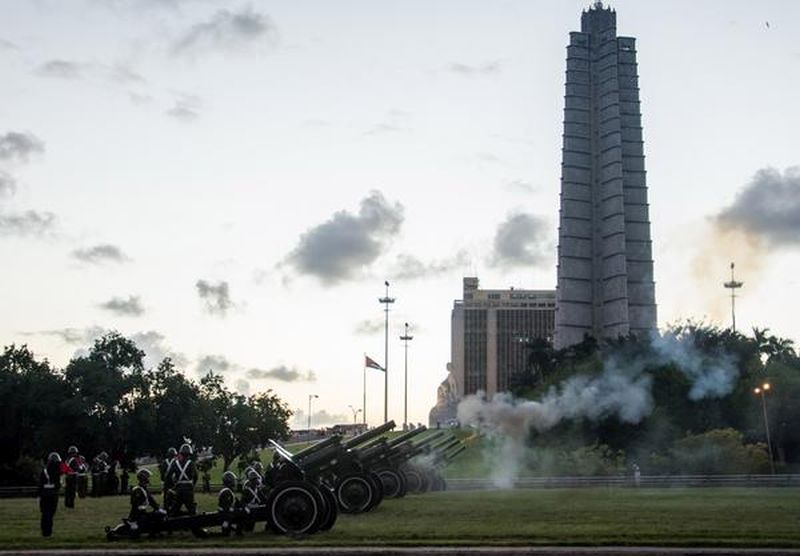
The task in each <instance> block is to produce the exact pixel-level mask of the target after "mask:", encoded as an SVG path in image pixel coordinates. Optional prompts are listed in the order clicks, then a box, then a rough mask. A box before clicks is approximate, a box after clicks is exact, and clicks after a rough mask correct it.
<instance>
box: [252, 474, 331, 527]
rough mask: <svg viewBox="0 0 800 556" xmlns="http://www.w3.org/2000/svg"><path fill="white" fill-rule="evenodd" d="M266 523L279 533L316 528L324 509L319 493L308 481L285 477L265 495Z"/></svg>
mask: <svg viewBox="0 0 800 556" xmlns="http://www.w3.org/2000/svg"><path fill="white" fill-rule="evenodd" d="M266 506H267V524H268V525H269V527H270V529H272V530H273V531H275V532H276V533H279V534H281V535H304V534H310V533H314V532H316V531H317V528H318V524H319V522H320V515H321V513H322V511H323V502H322V494H321V493H320V492H319V490H318V489H317V488H316V487H315V486H314V485H311V484H309V483H306V482H303V481H287V482H285V483H282V484H280V485H278V486H276V487H275V488H274V489H272V491H271V492H270V493H269V496H268V497H267V504H266Z"/></svg>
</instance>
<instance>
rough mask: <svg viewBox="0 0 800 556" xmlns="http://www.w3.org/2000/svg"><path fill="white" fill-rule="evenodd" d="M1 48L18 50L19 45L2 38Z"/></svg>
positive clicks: (0, 40) (0, 41)
mask: <svg viewBox="0 0 800 556" xmlns="http://www.w3.org/2000/svg"><path fill="white" fill-rule="evenodd" d="M0 50H17V45H16V44H14V43H13V42H11V41H7V40H5V39H0Z"/></svg>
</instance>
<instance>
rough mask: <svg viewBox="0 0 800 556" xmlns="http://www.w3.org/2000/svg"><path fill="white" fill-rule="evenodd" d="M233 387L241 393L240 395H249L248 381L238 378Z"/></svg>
mask: <svg viewBox="0 0 800 556" xmlns="http://www.w3.org/2000/svg"><path fill="white" fill-rule="evenodd" d="M233 387H234V388H235V389H236V391H237V392H238V393H239V394H241V395H242V396H249V395H250V383H249V382H248V381H246V380H245V379H243V378H240V379H238V380H237V381H236V382H235V383H234V385H233Z"/></svg>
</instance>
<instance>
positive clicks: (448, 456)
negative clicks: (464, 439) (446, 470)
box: [444, 444, 467, 462]
mask: <svg viewBox="0 0 800 556" xmlns="http://www.w3.org/2000/svg"><path fill="white" fill-rule="evenodd" d="M466 449H467V447H466V446H464V445H463V444H462V445H461V446H459V447H458V448H456V449H455V450H453V451H452V452H450V453H449V454H445V455H444V461H445V462H450V461H452V460H453V459H454V458H455V457H456V456H457V455H458V454H460V453H461V452H463V451H464V450H466Z"/></svg>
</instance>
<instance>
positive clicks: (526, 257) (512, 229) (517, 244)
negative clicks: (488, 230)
mask: <svg viewBox="0 0 800 556" xmlns="http://www.w3.org/2000/svg"><path fill="white" fill-rule="evenodd" d="M547 231H548V226H547V225H546V223H545V222H544V220H543V219H542V218H540V217H538V216H535V215H532V214H524V213H515V214H510V215H509V216H508V218H507V219H506V220H505V221H504V222H502V223H501V224H500V225H499V226H498V227H497V231H496V232H495V236H494V244H493V252H492V256H491V264H492V265H494V266H500V267H514V266H523V265H532V264H538V263H541V262H542V261H544V260H546V259H547V249H548V245H547Z"/></svg>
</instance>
